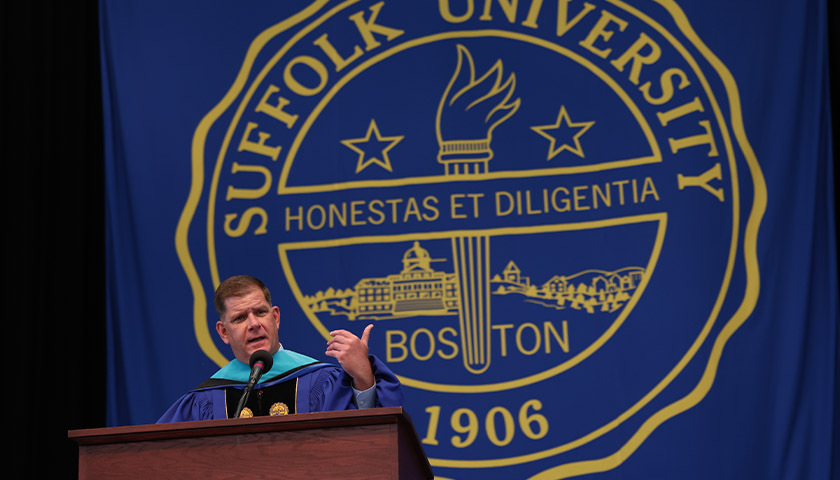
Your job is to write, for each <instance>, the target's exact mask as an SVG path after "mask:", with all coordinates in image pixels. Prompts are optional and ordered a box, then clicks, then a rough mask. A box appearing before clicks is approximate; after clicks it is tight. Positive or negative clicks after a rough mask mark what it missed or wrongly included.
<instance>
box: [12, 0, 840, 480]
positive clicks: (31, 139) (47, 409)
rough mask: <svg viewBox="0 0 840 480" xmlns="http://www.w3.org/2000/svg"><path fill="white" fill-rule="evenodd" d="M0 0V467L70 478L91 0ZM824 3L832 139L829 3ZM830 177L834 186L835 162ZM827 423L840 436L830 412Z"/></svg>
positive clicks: (84, 406)
mask: <svg viewBox="0 0 840 480" xmlns="http://www.w3.org/2000/svg"><path fill="white" fill-rule="evenodd" d="M0 3H2V20H0V21H2V22H3V27H2V29H3V31H2V46H0V55H2V57H0V68H2V73H0V82H2V83H0V90H2V105H0V111H2V116H3V117H2V118H3V120H4V121H3V125H2V126H0V128H2V132H3V134H2V138H3V142H2V144H3V150H2V154H0V155H2V157H1V158H2V171H3V179H4V182H3V183H4V200H5V201H4V202H3V206H4V209H5V211H6V212H10V215H5V216H4V218H3V220H4V221H5V228H4V229H3V231H2V236H3V237H5V241H4V242H3V247H2V248H3V252H4V253H3V255H4V261H3V285H2V292H3V295H2V299H3V301H2V303H3V306H4V307H6V306H9V305H11V309H9V308H3V309H2V310H0V311H2V312H4V313H5V315H3V317H2V320H3V321H4V322H5V323H6V324H7V325H8V324H10V325H12V328H11V329H9V328H6V329H3V330H2V331H3V332H5V340H6V342H5V343H6V345H5V346H4V351H5V355H6V361H5V365H6V371H7V378H6V380H7V381H6V387H5V388H4V393H5V394H4V395H3V397H4V398H5V403H6V408H5V409H4V410H5V411H4V414H5V417H6V418H7V419H8V420H7V421H6V422H4V425H8V424H11V425H12V426H13V428H6V429H4V430H5V433H6V434H7V435H9V436H10V437H11V438H12V440H13V447H12V448H11V449H10V450H8V449H7V456H8V457H10V458H11V460H12V464H13V465H10V469H9V471H10V472H14V471H16V470H17V471H20V472H23V473H22V474H20V475H17V476H19V477H20V476H22V477H24V478H26V477H31V478H42V477H44V476H45V475H48V476H49V477H55V478H73V477H75V476H76V473H77V454H78V450H77V448H76V446H75V443H74V442H72V441H70V440H68V438H67V430H68V429H77V428H94V427H102V426H104V425H105V405H106V402H105V373H106V371H107V370H106V369H107V365H106V351H105V345H106V343H105V328H106V325H105V301H106V298H105V260H104V258H105V227H104V218H105V215H104V209H105V206H104V201H105V200H104V199H105V196H104V180H103V179H104V167H103V164H104V154H103V133H102V101H101V87H100V64H99V37H98V34H99V32H98V16H97V10H98V8H97V2H96V1H93V0H83V1H74V2H54V3H48V2H43V3H42V2H37V1H33V2H14V3H13V1H4V2H0ZM827 3H828V9H829V12H828V13H829V16H828V18H829V19H830V20H829V23H830V27H829V34H830V35H831V39H830V47H831V48H830V56H831V70H832V87H833V88H832V90H833V91H832V93H833V98H832V104H833V105H832V106H833V109H832V110H833V113H834V115H833V118H834V125H833V128H834V138H835V139H836V138H840V137H838V135H837V132H838V131H840V116H838V113H840V110H838V105H840V98H838V97H840V90H838V89H837V88H836V85H837V84H838V78H840V71H838V65H840V57H838V55H840V48H838V43H840V42H838V40H839V39H840V31H838V23H840V20H838V18H840V8H838V5H836V3H837V2H833V1H831V0H829V1H828V2H827ZM837 151H838V148H837V145H836V144H835V159H836V158H837ZM836 166H837V162H836V161H835V167H836ZM834 177H835V186H837V185H838V182H837V179H838V172H837V168H835V169H834ZM835 192H836V189H835ZM835 431H836V432H837V434H838V436H839V437H840V419H836V421H835ZM18 464H19V465H18Z"/></svg>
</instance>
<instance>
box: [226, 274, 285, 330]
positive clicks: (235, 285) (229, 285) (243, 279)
mask: <svg viewBox="0 0 840 480" xmlns="http://www.w3.org/2000/svg"><path fill="white" fill-rule="evenodd" d="M255 287H256V288H259V289H260V290H262V292H263V295H264V296H265V300H266V301H267V302H268V304H269V305H271V294H270V293H269V292H268V287H266V286H265V284H264V283H263V282H261V281H260V279H259V278H255V277H252V276H250V275H236V276H233V277H230V278H228V279H227V280H225V281H224V282H222V283H220V284H219V288H217V289H216V295H215V296H214V297H213V303H214V304H215V305H216V312H218V313H219V318H221V319H222V320H223V321H224V319H225V301H226V300H227V299H228V298H233V297H241V296H244V295H246V294H247V293H248V292H249V291H251V290H252V289H254V288H255Z"/></svg>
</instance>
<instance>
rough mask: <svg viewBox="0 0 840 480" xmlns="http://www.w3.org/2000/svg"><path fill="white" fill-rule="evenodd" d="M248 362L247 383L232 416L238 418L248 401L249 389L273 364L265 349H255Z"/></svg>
mask: <svg viewBox="0 0 840 480" xmlns="http://www.w3.org/2000/svg"><path fill="white" fill-rule="evenodd" d="M248 363H249V364H250V366H251V376H250V377H249V378H248V385H246V386H245V388H244V389H243V390H242V397H240V398H239V404H238V405H237V406H236V414H235V415H234V416H233V418H239V414H240V413H242V409H243V408H244V407H245V404H246V403H247V402H248V397H249V396H250V395H251V389H252V388H254V385H255V384H256V383H257V380H259V379H260V377H261V376H262V374H263V373H265V372H267V371H269V370H271V366H272V365H273V364H274V358H272V357H271V354H270V353H268V351H266V350H257V351H256V352H254V353H252V354H251V359H250V360H249V361H248Z"/></svg>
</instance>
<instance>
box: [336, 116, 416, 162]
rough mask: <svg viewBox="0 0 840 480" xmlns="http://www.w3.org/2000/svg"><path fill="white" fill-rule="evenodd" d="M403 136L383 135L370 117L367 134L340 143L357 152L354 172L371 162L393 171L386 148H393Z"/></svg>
mask: <svg viewBox="0 0 840 480" xmlns="http://www.w3.org/2000/svg"><path fill="white" fill-rule="evenodd" d="M372 137H373V138H372ZM403 138H405V136H404V135H399V136H395V137H383V136H382V134H381V133H379V127H377V126H376V120H374V119H371V120H370V126H368V129H367V134H366V135H365V136H364V137H363V138H349V139H347V140H341V144H342V145H344V146H345V147H347V148H349V149H351V150H353V151H354V152H356V153H358V154H359V161H358V163H357V164H356V173H359V172H361V171H362V170H364V169H365V168H367V166H368V165H371V164H373V163H375V164H377V165H379V166H380V167H382V168H384V169H385V170H388V171H389V172H393V170H392V169H391V160H390V159H389V158H388V150H391V149H392V148H394V145H396V144H398V143H400V140H402V139H403Z"/></svg>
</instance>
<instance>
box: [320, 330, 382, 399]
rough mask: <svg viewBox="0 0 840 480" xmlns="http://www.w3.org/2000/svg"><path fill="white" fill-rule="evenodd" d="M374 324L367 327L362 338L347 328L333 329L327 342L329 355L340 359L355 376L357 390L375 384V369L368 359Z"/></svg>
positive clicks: (354, 382) (344, 366)
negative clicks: (369, 340) (371, 366)
mask: <svg viewBox="0 0 840 480" xmlns="http://www.w3.org/2000/svg"><path fill="white" fill-rule="evenodd" d="M372 329H373V324H370V325H368V326H367V327H365V331H364V332H363V333H362V338H359V337H357V336H356V335H353V334H352V333H350V332H348V331H347V330H333V331H332V332H330V335H332V337H333V338H332V339H330V341H328V342H327V352H326V353H327V355H328V356H330V357H333V358H335V359H336V360H338V363H339V364H341V368H343V369H344V371H345V372H347V374H348V375H350V376H351V377H353V386H354V387H355V388H356V390H367V389H368V388H370V387H372V386H373V384H374V379H373V370H371V368H370V361H369V360H368V339H369V338H370V331H371V330H372Z"/></svg>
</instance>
